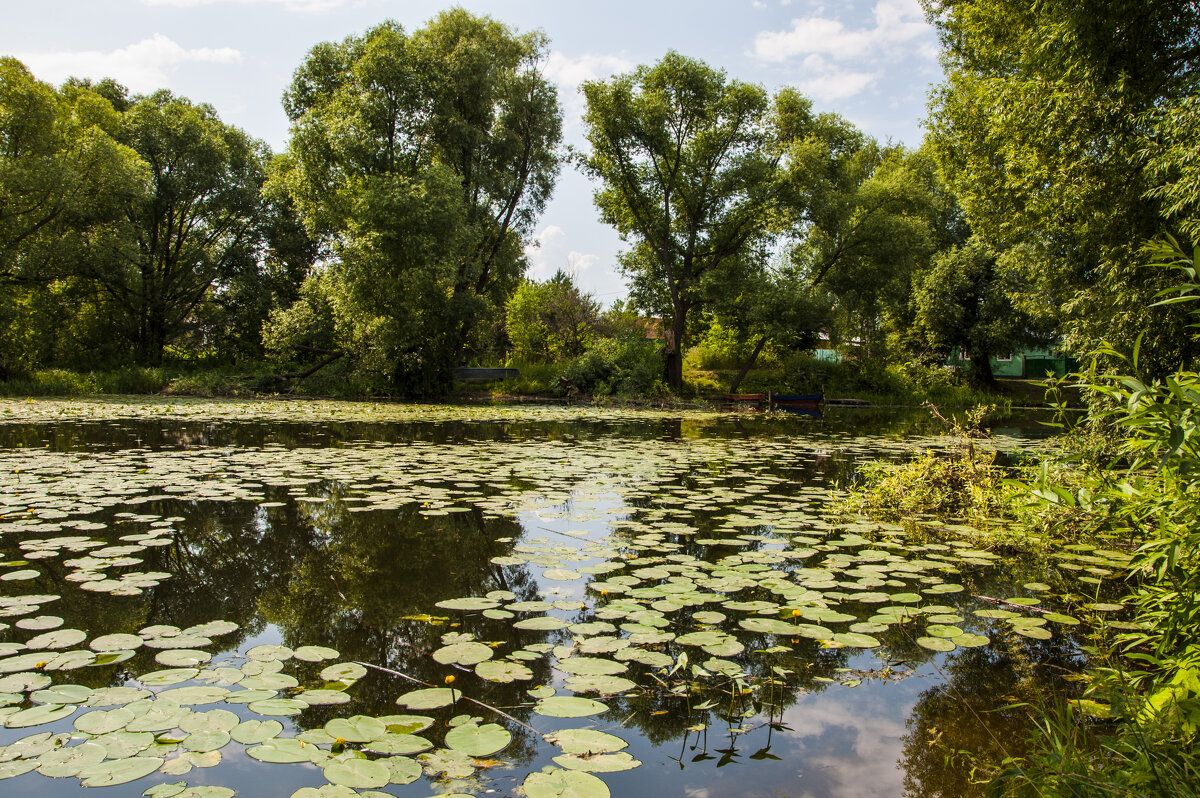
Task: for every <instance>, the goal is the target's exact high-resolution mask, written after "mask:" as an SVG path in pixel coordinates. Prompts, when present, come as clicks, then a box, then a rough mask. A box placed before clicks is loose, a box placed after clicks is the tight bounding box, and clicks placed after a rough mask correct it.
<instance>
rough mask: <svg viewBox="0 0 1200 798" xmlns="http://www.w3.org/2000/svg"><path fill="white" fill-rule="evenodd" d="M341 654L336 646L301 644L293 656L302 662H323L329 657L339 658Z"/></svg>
mask: <svg viewBox="0 0 1200 798" xmlns="http://www.w3.org/2000/svg"><path fill="white" fill-rule="evenodd" d="M339 656H341V654H339V653H338V650H337V649H335V648H328V647H326V646H300V647H299V648H297V649H296V650H295V651H294V652H292V657H293V658H295V659H298V660H301V661H302V662H322V661H324V660H327V659H337V658H338V657H339Z"/></svg>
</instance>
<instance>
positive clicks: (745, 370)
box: [729, 335, 767, 393]
mask: <svg viewBox="0 0 1200 798" xmlns="http://www.w3.org/2000/svg"><path fill="white" fill-rule="evenodd" d="M766 343H767V336H766V335H760V336H759V337H758V343H757V344H755V345H754V351H753V352H751V353H750V359H749V360H747V361H746V364H745V365H744V366H742V370H741V371H739V372H738V375H737V376H736V377H734V378H733V382H732V383H731V384H730V386H729V392H730V393H737V389H738V386H739V385H741V384H742V380H744V379H746V375H747V374H749V373H750V369H751V368H753V366H754V361H756V360H758V355H759V353H760V352H762V350H763V346H765V345H766Z"/></svg>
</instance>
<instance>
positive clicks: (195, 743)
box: [180, 729, 232, 753]
mask: <svg viewBox="0 0 1200 798" xmlns="http://www.w3.org/2000/svg"><path fill="white" fill-rule="evenodd" d="M230 739H232V738H231V737H230V735H229V732H225V731H219V730H215V729H214V730H212V731H198V732H193V733H192V734H189V735H188V736H187V737H184V738H183V742H182V743H180V744H181V745H182V746H183V748H184V750H186V751H195V752H197V753H205V752H208V751H216V750H217V749H219V748H223V747H225V746H226V745H228V744H229V741H230Z"/></svg>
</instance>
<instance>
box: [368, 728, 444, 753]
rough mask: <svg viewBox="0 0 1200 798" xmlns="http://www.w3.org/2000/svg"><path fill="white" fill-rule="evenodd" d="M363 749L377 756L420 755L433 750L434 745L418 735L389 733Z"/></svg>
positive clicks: (369, 742) (371, 741) (372, 741)
mask: <svg viewBox="0 0 1200 798" xmlns="http://www.w3.org/2000/svg"><path fill="white" fill-rule="evenodd" d="M363 748H365V749H366V750H368V751H372V752H374V753H376V754H393V755H394V754H419V753H421V752H422V751H428V750H429V749H430V748H433V743H431V742H429V741H428V740H426V739H425V738H424V737H421V736H420V735H416V734H393V733H391V732H388V733H387V734H384V735H383V736H381V737H377V738H375V739H373V740H370V741H368V742H366V743H364V744H363Z"/></svg>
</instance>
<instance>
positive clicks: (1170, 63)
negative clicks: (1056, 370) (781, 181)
mask: <svg viewBox="0 0 1200 798" xmlns="http://www.w3.org/2000/svg"><path fill="white" fill-rule="evenodd" d="M925 7H926V9H927V11H928V12H929V14H930V18H931V20H932V21H933V23H934V24H935V26H936V27H937V28H938V31H939V33H940V35H941V39H942V44H943V48H944V49H943V64H944V67H945V73H946V78H945V82H944V83H943V84H942V85H941V86H940V87H938V88H937V89H936V90H935V91H934V94H933V96H932V101H931V112H930V133H931V142H932V145H933V147H934V149H935V152H936V155H937V158H938V161H939V164H940V166H941V169H942V174H943V175H944V177H945V179H946V181H947V182H948V183H949V184H950V187H951V189H952V190H953V192H954V194H955V195H956V196H957V197H958V199H959V201H960V202H961V203H962V206H963V208H964V209H965V211H966V214H967V217H968V220H969V222H970V225H971V228H972V230H973V231H974V233H975V234H977V235H979V236H980V237H982V239H983V240H984V241H985V242H986V244H987V245H988V246H989V247H990V248H991V249H992V250H994V251H995V252H997V253H998V254H999V266H1000V268H1001V269H1002V270H1004V271H1005V272H1007V273H1008V277H1007V278H1006V282H1007V283H1009V289H1008V290H1009V292H1010V293H1011V294H1012V295H1013V297H1014V299H1016V301H1017V303H1018V305H1019V306H1020V308H1021V309H1022V310H1023V311H1025V312H1026V313H1028V314H1030V316H1032V317H1033V318H1035V319H1042V320H1044V322H1045V326H1048V327H1054V326H1056V325H1057V326H1058V327H1059V329H1060V330H1061V331H1062V332H1063V333H1064V334H1065V336H1066V341H1067V344H1068V347H1069V348H1070V349H1071V350H1072V351H1077V352H1082V351H1094V350H1095V349H1096V348H1097V347H1098V345H1099V344H1100V342H1101V341H1102V340H1106V339H1107V340H1125V341H1132V340H1133V339H1134V338H1135V337H1137V335H1138V333H1140V332H1142V331H1143V330H1145V331H1146V333H1147V336H1146V341H1145V351H1144V352H1143V353H1142V354H1143V356H1142V358H1141V360H1140V362H1139V368H1141V369H1142V370H1143V374H1149V375H1153V376H1157V377H1160V378H1161V377H1163V376H1165V375H1166V374H1168V373H1170V372H1172V371H1174V370H1175V369H1177V368H1180V367H1181V366H1184V365H1185V364H1187V363H1188V362H1189V361H1192V360H1193V359H1194V358H1195V357H1196V356H1197V354H1198V353H1200V344H1196V343H1195V342H1194V340H1193V339H1192V337H1191V336H1190V335H1189V334H1188V333H1187V331H1186V325H1187V319H1186V317H1185V316H1184V315H1183V314H1181V313H1179V312H1178V311H1177V310H1176V309H1173V308H1169V307H1167V308H1164V307H1158V308H1149V307H1148V306H1149V305H1150V304H1151V301H1152V297H1153V296H1154V294H1155V293H1156V292H1157V291H1159V290H1161V289H1162V288H1165V287H1167V283H1166V278H1165V277H1164V276H1163V275H1162V273H1161V272H1158V271H1156V270H1146V269H1142V268H1139V267H1140V260H1139V258H1138V256H1137V251H1138V248H1139V246H1140V244H1139V242H1142V241H1146V240H1149V239H1150V238H1152V237H1154V236H1156V235H1158V233H1159V232H1160V231H1161V230H1162V228H1163V226H1164V225H1170V222H1171V220H1172V219H1177V218H1179V214H1180V213H1183V212H1186V209H1187V207H1189V203H1190V202H1191V199H1189V198H1188V197H1189V196H1190V195H1194V192H1193V191H1192V190H1191V189H1190V188H1187V185H1194V184H1195V181H1194V179H1193V180H1192V181H1191V182H1190V183H1187V182H1186V181H1185V182H1180V183H1178V184H1177V187H1176V189H1170V190H1168V191H1166V192H1165V193H1163V192H1161V191H1159V189H1162V188H1163V185H1164V184H1163V182H1162V181H1171V180H1174V179H1175V178H1176V177H1178V176H1179V173H1180V171H1184V172H1186V170H1184V169H1182V168H1181V167H1183V166H1184V165H1186V163H1187V155H1186V153H1187V152H1189V151H1194V146H1193V148H1192V150H1187V149H1186V148H1184V149H1179V148H1178V147H1177V146H1176V145H1179V144H1180V143H1181V142H1182V143H1186V142H1191V141H1194V140H1195V136H1194V134H1192V133H1188V134H1187V135H1180V134H1181V133H1182V132H1183V131H1185V130H1191V129H1194V128H1193V127H1190V125H1191V122H1190V121H1189V118H1188V117H1191V118H1194V116H1195V115H1194V113H1192V111H1191V110H1190V109H1189V108H1188V103H1189V102H1190V101H1189V100H1187V99H1186V98H1189V97H1192V96H1194V95H1195V94H1196V93H1197V88H1198V86H1200V80H1198V79H1200V68H1198V62H1197V60H1196V59H1195V58H1194V57H1193V53H1194V48H1195V42H1196V30H1197V29H1198V28H1200V9H1198V8H1197V7H1196V5H1195V4H1194V3H1191V2H1187V0H1161V2H1154V3H1144V2H1140V1H1136V2H1129V1H1127V0H1106V1H1105V2H1101V3H1094V4H1087V5H1081V4H1079V3H1074V2H1068V0H1051V2H1041V3H1028V2H1025V0H926V2H925ZM1176 111H1179V112H1180V113H1179V114H1175V112H1176ZM1172 116H1173V118H1174V119H1175V120H1176V121H1178V122H1180V124H1179V125H1178V126H1175V127H1172V126H1171V125H1170V124H1167V123H1165V122H1164V117H1166V118H1171V117H1172ZM1163 134H1166V135H1165V138H1164V135H1163ZM1163 144H1165V145H1166V149H1167V152H1168V153H1169V152H1171V150H1172V148H1174V152H1175V156H1173V157H1172V156H1169V155H1165V154H1164V153H1163V152H1162V148H1161V145H1163ZM1189 146H1190V145H1189ZM1146 153H1148V154H1149V155H1150V156H1151V159H1150V162H1149V163H1148V162H1147V159H1146V158H1143V157H1141V156H1142V155H1143V154H1146ZM1191 168H1192V169H1194V166H1193V167H1191ZM1160 197H1161V198H1162V199H1160ZM1163 199H1165V201H1166V206H1167V209H1166V210H1164V209H1163V203H1162V200H1163ZM1168 229H1169V227H1168ZM1060 309H1061V313H1060Z"/></svg>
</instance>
